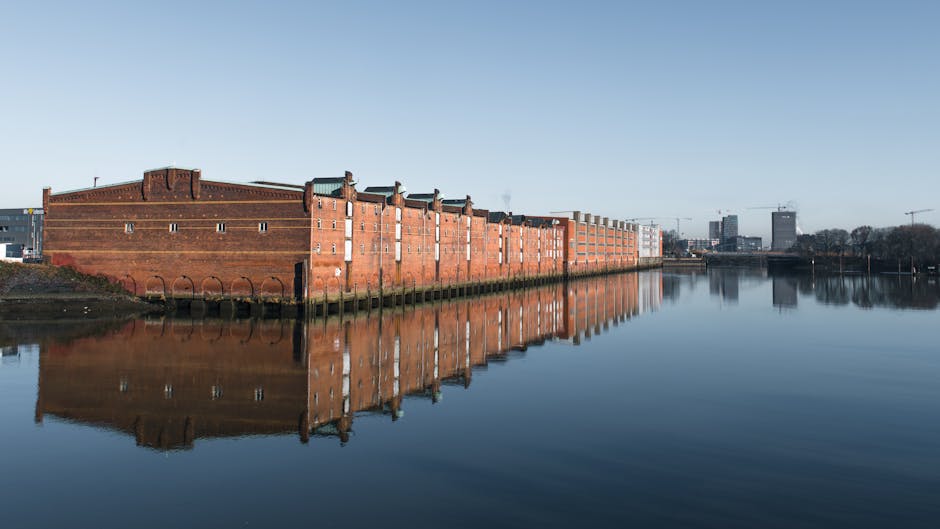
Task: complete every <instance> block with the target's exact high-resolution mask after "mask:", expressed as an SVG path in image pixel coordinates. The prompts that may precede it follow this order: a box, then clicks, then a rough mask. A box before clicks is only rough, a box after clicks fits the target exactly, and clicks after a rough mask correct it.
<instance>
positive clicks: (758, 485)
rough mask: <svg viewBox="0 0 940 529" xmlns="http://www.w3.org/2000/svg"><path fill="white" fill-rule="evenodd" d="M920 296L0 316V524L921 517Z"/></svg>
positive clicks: (518, 296) (790, 287)
mask: <svg viewBox="0 0 940 529" xmlns="http://www.w3.org/2000/svg"><path fill="white" fill-rule="evenodd" d="M938 300H940V287H938V285H937V282H936V280H935V279H931V278H917V279H915V280H912V279H911V278H910V277H901V278H899V277H866V276H846V277H838V276H836V277H815V278H813V277H810V276H783V277H769V276H768V275H767V273H766V272H763V271H760V270H746V269H719V270H710V271H708V272H704V271H694V272H684V271H677V272H672V271H669V270H667V271H664V272H660V271H652V272H642V273H638V274H625V275H620V276H609V277H602V278H595V279H589V280H581V281H576V282H571V283H569V284H567V285H561V284H559V285H551V286H545V287H540V288H535V289H530V290H526V291H519V292H513V293H510V294H500V295H492V296H487V297H483V298H473V299H460V300H455V301H450V302H444V303H440V304H434V305H424V306H420V307H404V308H401V307H399V308H395V309H385V310H384V311H382V312H381V313H380V312H378V311H377V310H376V311H373V312H371V313H364V312H360V313H358V314H355V315H351V316H350V315H347V316H346V318H345V319H343V320H341V319H339V318H335V317H334V318H332V319H330V320H322V319H321V320H316V321H310V322H303V321H293V320H253V319H245V320H221V319H214V318H206V319H201V318H200V319H193V318H189V317H179V316H178V317H174V318H148V319H141V320H131V321H124V322H121V321H116V322H101V321H95V322H87V321H86V322H82V321H58V322H32V323H30V322H10V321H4V322H0V345H2V347H3V355H4V356H3V361H2V365H0V425H2V426H0V428H2V430H0V431H2V435H0V504H2V510H0V513H2V520H3V525H4V526H6V527H18V528H26V527H63V526H77V527H122V528H124V527H133V528H139V527H161V528H165V527H270V526H296V527H307V526H320V527H376V526H380V527H427V526H431V527H434V526H440V527H572V526H581V525H584V526H588V527H643V528H646V527H692V528H697V527H713V528H735V527H748V528H751V527H754V528H758V527H759V528H775V527H786V528H790V527H796V528H841V527H845V528H864V527H879V528H880V527H884V528H895V527H904V528H917V527H925V528H927V527H930V528H935V527H940V341H938V338H940V332H938V329H940V326H938V324H940V312H938V311H937V306H938Z"/></svg>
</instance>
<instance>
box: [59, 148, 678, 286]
mask: <svg viewBox="0 0 940 529" xmlns="http://www.w3.org/2000/svg"><path fill="white" fill-rule="evenodd" d="M43 207H44V208H45V211H46V219H45V222H46V226H45V236H46V242H45V254H46V256H47V257H48V259H49V260H50V262H51V263H52V264H54V265H67V266H72V267H75V268H76V269H78V270H79V271H82V272H87V273H93V274H102V275H105V276H107V277H109V278H112V279H114V280H116V281H119V282H120V283H121V284H123V285H124V287H125V288H126V289H127V290H128V291H129V292H132V293H134V294H136V295H138V296H157V297H168V298H177V299H194V298H202V299H207V300H213V299H242V300H265V301H273V302H288V303H301V302H307V303H312V302H321V301H323V302H333V301H337V300H341V299H342V300H357V299H359V300H362V299H372V298H376V297H385V296H402V298H404V297H405V296H408V297H410V299H411V300H412V301H414V300H416V299H417V296H420V297H421V299H424V295H425V294H427V293H428V292H441V291H445V290H446V291H450V290H456V291H460V292H468V291H475V290H487V289H492V288H493V287H494V286H496V285H499V286H501V287H502V286H508V285H518V284H531V283H534V282H539V281H544V280H549V279H558V278H564V277H568V276H573V275H587V274H596V273H606V272H615V271H622V270H631V269H636V268H639V267H646V266H653V265H657V264H658V260H656V259H655V258H654V259H649V258H646V259H642V260H641V258H639V248H638V244H639V241H638V237H637V226H636V225H634V224H629V223H626V222H623V221H616V220H611V219H608V218H600V217H595V216H591V215H590V214H583V215H582V214H581V213H579V212H575V213H574V214H573V215H571V216H569V217H552V216H527V215H513V214H511V213H503V212H491V211H487V210H481V209H475V208H474V207H473V202H472V200H471V198H470V197H469V196H466V197H465V198H461V199H445V198H444V197H443V196H442V194H441V193H440V192H439V191H438V190H436V189H435V190H433V192H429V193H410V194H406V193H405V189H404V187H403V186H402V185H401V184H400V183H398V182H395V183H394V185H391V186H387V187H367V188H365V189H364V190H363V191H359V190H357V189H356V182H354V181H353V176H352V173H349V172H347V173H346V175H345V176H343V177H338V178H314V179H313V180H311V181H309V182H307V183H306V184H304V185H292V184H276V183H270V182H253V183H250V184H234V183H226V182H217V181H208V180H203V179H202V175H201V173H200V171H199V170H198V169H181V168H175V167H168V168H162V169H155V170H151V171H146V172H145V173H144V176H143V178H142V179H141V180H137V181H132V182H127V183H122V184H115V185H110V186H103V187H98V188H92V189H83V190H77V191H69V192H64V193H56V194H53V193H52V191H51V189H49V188H46V189H44V191H43ZM655 250H658V248H657V249H655ZM647 253H649V252H647ZM653 253H654V254H656V255H661V254H660V253H658V252H657V251H654V252H653ZM402 300H404V299H402Z"/></svg>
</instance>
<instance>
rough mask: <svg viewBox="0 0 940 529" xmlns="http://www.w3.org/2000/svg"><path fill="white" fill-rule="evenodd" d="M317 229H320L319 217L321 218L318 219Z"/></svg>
mask: <svg viewBox="0 0 940 529" xmlns="http://www.w3.org/2000/svg"><path fill="white" fill-rule="evenodd" d="M317 229H318V230H319V229H320V219H319V218H318V219H317Z"/></svg>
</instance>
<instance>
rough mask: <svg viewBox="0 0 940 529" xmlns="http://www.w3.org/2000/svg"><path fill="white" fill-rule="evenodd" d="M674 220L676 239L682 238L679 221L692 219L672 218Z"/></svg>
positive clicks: (690, 218)
mask: <svg viewBox="0 0 940 529" xmlns="http://www.w3.org/2000/svg"><path fill="white" fill-rule="evenodd" d="M673 218H675V219H676V238H679V237H682V230H681V229H679V228H680V221H683V220H692V217H673Z"/></svg>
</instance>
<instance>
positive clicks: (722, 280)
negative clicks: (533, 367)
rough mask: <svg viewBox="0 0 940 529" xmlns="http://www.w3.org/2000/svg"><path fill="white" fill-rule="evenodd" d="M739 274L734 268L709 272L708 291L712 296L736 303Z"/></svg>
mask: <svg viewBox="0 0 940 529" xmlns="http://www.w3.org/2000/svg"><path fill="white" fill-rule="evenodd" d="M739 281H740V274H739V271H738V270H737V269H734V268H727V269H724V268H719V269H713V270H709V273H708V291H709V293H711V295H712V296H718V297H721V299H722V300H724V301H728V302H732V303H733V302H737V301H738V283H739Z"/></svg>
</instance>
